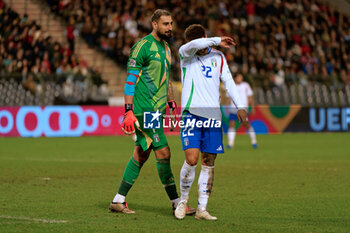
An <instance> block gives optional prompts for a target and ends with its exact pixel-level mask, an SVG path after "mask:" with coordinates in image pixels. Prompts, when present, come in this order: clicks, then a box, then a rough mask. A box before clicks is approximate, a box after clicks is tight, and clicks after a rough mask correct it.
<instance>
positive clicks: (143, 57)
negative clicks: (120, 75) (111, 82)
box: [124, 40, 147, 96]
mask: <svg viewBox="0 0 350 233" xmlns="http://www.w3.org/2000/svg"><path fill="white" fill-rule="evenodd" d="M146 62H147V40H141V41H139V42H138V43H136V44H135V45H134V46H133V47H132V48H131V50H130V57H129V60H128V65H127V76H126V81H125V86H124V94H125V95H131V96H133V95H134V93H135V85H136V82H137V79H138V78H139V75H140V71H141V69H142V67H143V66H145V64H146Z"/></svg>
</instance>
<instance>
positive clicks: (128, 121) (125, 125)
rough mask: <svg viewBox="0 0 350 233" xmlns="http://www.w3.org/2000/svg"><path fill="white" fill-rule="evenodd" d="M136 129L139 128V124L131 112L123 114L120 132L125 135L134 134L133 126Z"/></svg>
mask: <svg viewBox="0 0 350 233" xmlns="http://www.w3.org/2000/svg"><path fill="white" fill-rule="evenodd" d="M134 124H135V125H136V127H140V124H139V122H138V120H137V118H136V117H135V115H134V113H133V111H131V110H130V111H127V112H126V113H125V114H124V119H123V122H122V130H123V131H124V133H125V134H134V133H135V126H134Z"/></svg>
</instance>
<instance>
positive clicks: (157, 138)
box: [153, 134, 159, 142]
mask: <svg viewBox="0 0 350 233" xmlns="http://www.w3.org/2000/svg"><path fill="white" fill-rule="evenodd" d="M153 138H154V141H155V142H159V136H158V134H154V135H153Z"/></svg>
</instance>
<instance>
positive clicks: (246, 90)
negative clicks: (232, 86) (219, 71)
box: [231, 82, 253, 108]
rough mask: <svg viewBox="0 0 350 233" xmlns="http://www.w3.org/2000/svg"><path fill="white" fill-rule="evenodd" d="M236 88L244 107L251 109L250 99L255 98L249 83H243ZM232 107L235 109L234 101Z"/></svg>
mask: <svg viewBox="0 0 350 233" xmlns="http://www.w3.org/2000/svg"><path fill="white" fill-rule="evenodd" d="M236 87H237V90H238V93H239V97H241V100H242V104H243V106H244V107H245V108H248V107H249V103H248V97H249V96H253V91H252V88H251V87H250V85H249V83H247V82H241V83H240V84H236ZM231 107H234V103H233V102H232V101H231Z"/></svg>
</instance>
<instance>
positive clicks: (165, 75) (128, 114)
mask: <svg viewBox="0 0 350 233" xmlns="http://www.w3.org/2000/svg"><path fill="white" fill-rule="evenodd" d="M172 23H173V21H172V18H171V14H170V13H169V12H168V11H166V10H161V9H158V10H156V11H155V12H154V13H153V15H152V27H153V31H152V33H151V34H149V35H147V36H145V37H144V38H142V39H141V40H139V41H138V42H137V43H136V44H135V45H134V46H133V47H132V49H131V51H130V58H129V61H128V71H127V78H126V83H125V88H124V95H125V115H124V120H123V123H122V130H123V131H124V132H125V133H126V134H134V133H136V136H137V139H136V145H135V148H134V152H133V155H132V156H131V158H130V161H129V163H128V164H127V166H126V168H125V170H124V174H123V179H122V181H121V184H120V186H119V189H118V193H117V194H116V196H115V198H114V199H113V201H112V203H111V204H110V207H109V208H110V210H111V211H112V212H121V213H124V214H134V213H135V211H133V210H130V209H129V208H128V206H127V204H126V201H125V197H126V195H127V193H128V191H129V190H130V189H131V187H132V185H133V184H134V182H135V181H136V179H137V177H138V175H139V173H140V170H141V168H142V165H143V164H144V163H145V162H146V161H147V159H148V157H149V155H150V153H151V151H152V150H153V151H154V153H155V156H156V160H157V170H158V175H159V178H160V180H161V182H162V184H163V186H164V188H165V191H166V193H167V195H168V196H169V199H170V200H171V202H172V207H173V211H174V209H175V208H176V206H177V204H178V202H179V201H180V199H179V196H178V194H177V191H176V185H175V181H174V176H173V173H172V171H171V167H170V148H169V146H168V142H167V140H166V137H165V135H164V131H163V128H162V124H161V122H162V117H163V116H162V115H163V114H165V109H166V105H167V103H168V105H169V108H170V109H171V110H172V111H174V112H175V109H176V103H175V101H174V96H173V93H172V86H171V82H170V80H169V72H170V65H171V52H170V48H169V44H168V43H167V41H168V40H169V39H170V38H171V35H172ZM168 91H169V93H168ZM167 100H168V101H167ZM146 121H149V122H148V124H147V122H146ZM135 126H136V127H135ZM148 126H151V127H148ZM152 126H153V127H152ZM194 212H195V209H193V208H190V209H189V210H188V211H187V214H192V213H194Z"/></svg>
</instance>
